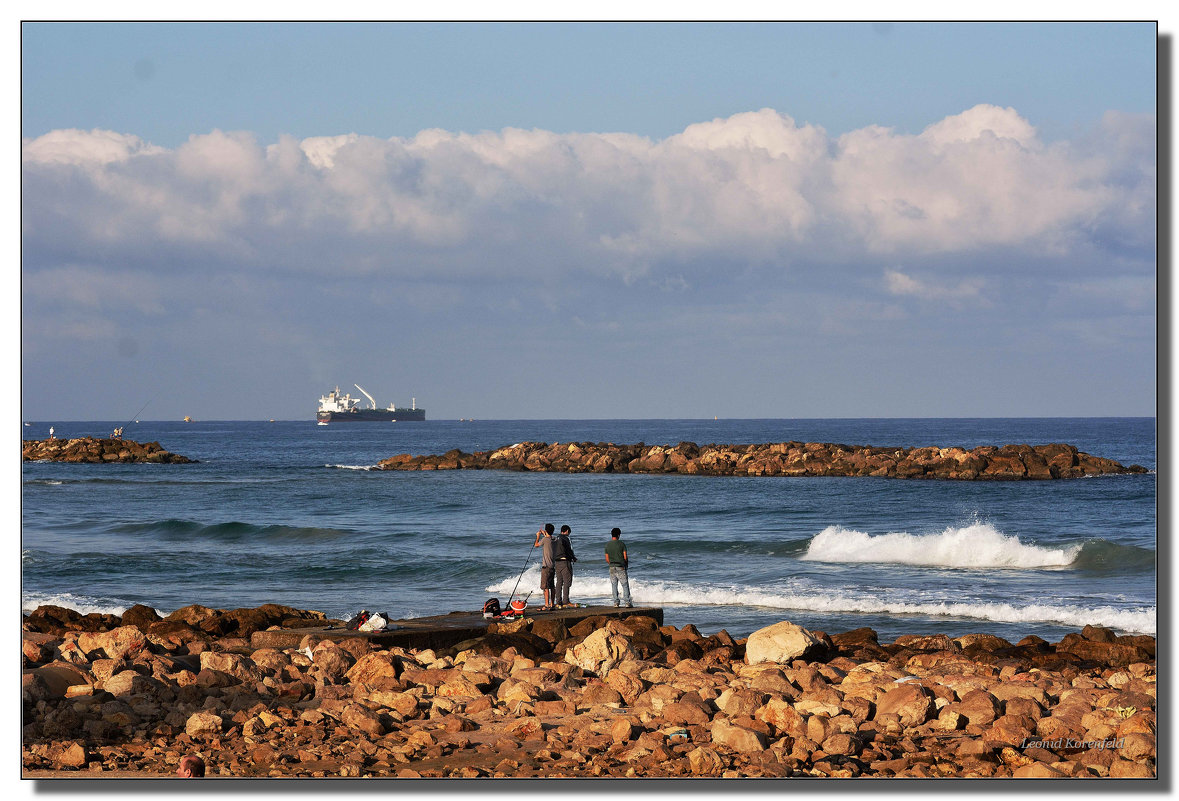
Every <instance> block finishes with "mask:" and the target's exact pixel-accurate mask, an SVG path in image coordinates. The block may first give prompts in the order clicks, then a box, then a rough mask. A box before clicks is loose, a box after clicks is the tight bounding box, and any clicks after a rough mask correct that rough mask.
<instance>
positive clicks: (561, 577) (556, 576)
mask: <svg viewBox="0 0 1179 801" xmlns="http://www.w3.org/2000/svg"><path fill="white" fill-rule="evenodd" d="M572 533H573V529H571V528H569V526H561V533H560V534H559V535H557V538H556V539H555V540H553V582H554V584H555V587H554V589H555V591H556V592H555V597H554V598H553V602H554V604H555V605H556V607H557V608H558V609H566V608H568V607H571V606H577V604H571V603H569V587H570V585H571V584H573V563H574V562H576V561H577V557H576V556H574V555H573V544H572V543H570V542H569V535H570V534H572Z"/></svg>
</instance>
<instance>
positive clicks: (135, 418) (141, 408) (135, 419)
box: [119, 395, 156, 431]
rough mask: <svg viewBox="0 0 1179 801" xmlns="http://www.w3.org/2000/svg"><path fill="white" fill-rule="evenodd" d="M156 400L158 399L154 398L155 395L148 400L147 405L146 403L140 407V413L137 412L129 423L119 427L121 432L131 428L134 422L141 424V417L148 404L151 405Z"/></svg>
mask: <svg viewBox="0 0 1179 801" xmlns="http://www.w3.org/2000/svg"><path fill="white" fill-rule="evenodd" d="M155 399H156V398H155V396H154V395H153V396H152V397H150V398H148V399H147V403H145V404H143V405H142V406H140V407H139V411H138V412H136V413H135V414H134V415H133V416H132V418H131V419H130V420H128V421H127V422H126V423H124V424H123V425H121V426H119V430H120V431H122V430H123V429H124V428H126V427H127V426H129V425H131V423H132V422H133V421H134V422H136V423H138V422H139V415H141V414H142V413H143V410H144V409H146V408H147V404H148V403H151V402H152V401H153V400H155Z"/></svg>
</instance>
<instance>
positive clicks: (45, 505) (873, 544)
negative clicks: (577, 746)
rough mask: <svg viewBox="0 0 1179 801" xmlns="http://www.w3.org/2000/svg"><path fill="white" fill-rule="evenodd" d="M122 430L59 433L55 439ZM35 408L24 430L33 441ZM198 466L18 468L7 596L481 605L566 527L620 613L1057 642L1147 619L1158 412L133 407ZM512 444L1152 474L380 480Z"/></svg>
mask: <svg viewBox="0 0 1179 801" xmlns="http://www.w3.org/2000/svg"><path fill="white" fill-rule="evenodd" d="M117 424H118V423H116V422H90V423H70V422H53V423H52V425H54V427H55V433H56V434H57V436H58V437H72V436H83V435H95V436H109V434H110V431H111V430H112V429H113V427H114V426H115V425H117ZM49 425H50V423H48V422H46V423H41V422H37V423H31V424H28V425H26V426H25V427H24V429H23V431H24V435H25V437H26V438H30V439H33V438H38V439H39V438H44V437H45V436H47V435H48V427H49ZM125 435H126V436H127V437H128V438H130V439H135V440H138V441H140V442H148V441H152V440H157V441H159V442H160V443H161V445H163V446H164V447H165V448H166V449H168V450H170V451H172V452H174V453H180V454H183V455H185V456H188V457H189V458H193V459H198V460H200V462H199V464H190V465H71V464H52V463H25V464H24V465H23V466H22V493H21V501H22V532H21V557H22V608H23V610H24V611H26V612H27V611H31V610H32V609H34V608H35V607H37V606H38V605H40V604H47V603H53V604H59V605H64V606H69V607H72V608H74V609H78V610H80V611H83V612H90V611H103V612H115V613H119V612H122V611H123V610H124V609H126V608H127V607H129V606H131V605H132V604H135V603H143V604H147V605H149V606H152V607H155V608H156V609H157V610H159V611H160V612H161V613H164V614H166V613H167V612H169V611H172V610H174V609H177V608H179V607H181V606H185V605H187V604H193V603H199V604H204V605H206V606H211V607H220V608H236V607H243V606H257V605H260V604H263V603H270V602H273V603H281V604H287V605H290V606H295V607H299V608H306V609H316V610H320V611H322V612H325V613H327V614H328V615H330V616H333V617H339V618H347V617H349V616H351V615H352V614H354V613H355V612H356V611H357V610H359V609H360V608H367V609H370V610H375V611H382V612H385V611H387V612H389V613H390V614H392V615H393V616H394V617H397V618H403V617H420V616H424V615H433V614H445V613H447V612H450V611H454V610H476V609H479V608H480V607H481V606H482V604H483V602H484V601H485V600H486V599H487V598H488V597H492V596H496V597H499V598H500V600H501V601H506V599H507V597H508V596H509V595H510V594H511V593H512V592H513V590H514V589H516V588H517V584H518V587H519V589H518V591H517V594H518V595H525V594H527V593H529V592H533V593H534V594H533V595H532V597H531V598H530V599H529V602H530V603H533V604H536V605H539V603H540V593H539V592H538V591H535V590H534V588H535V587H536V585H537V584H538V577H539V569H538V566H537V562H538V560H539V552H538V551H536V552H534V551H532V549H531V545H532V541H533V532H535V531H536V530H537V528H538V527H539V526H540V525H541V524H543V523H545V522H552V523H554V524H556V525H558V526H559V525H561V524H562V523H567V524H569V525H570V526H571V527H572V529H573V537H572V541H573V545H574V548H575V550H576V552H577V555H578V558H579V561H578V563H577V565H576V568H575V577H574V582H573V592H572V597H573V599H574V600H577V601H581V602H586V603H602V602H604V601H605V602H608V601H609V594H610V588H609V580H608V576H607V570H606V565H605V561H604V556H603V547H604V545H605V542H606V541H607V539H608V538H609V534H608V532H609V530H610V529H611V528H612V527H614V526H618V527H620V528H621V529H622V531H623V539H624V541H625V542H626V543H627V546H628V549H629V553H630V558H631V569H630V580H631V589H632V592H633V595H634V600H635V603H636V604H640V605H652V606H662V607H663V608H664V616H665V621H666V622H667V623H671V624H674V625H676V626H682V625H684V624H686V623H692V624H695V625H696V626H697V627H698V628H699V629H700V630H701V631H702V632H704V633H705V634H709V633H713V632H715V631H718V630H720V629H722V628H723V629H726V630H727V631H728V632H729V633H730V634H733V635H734V636H745V635H748V634H749V633H750V632H751V631H753V630H755V629H757V628H760V627H762V626H765V625H769V624H771V623H774V622H777V621H780V620H791V621H793V622H795V623H798V624H800V625H802V626H805V627H807V628H810V629H819V630H822V631H826V632H828V633H835V632H840V631H847V630H850V629H854V628H858V627H860V626H870V627H872V628H874V629H876V630H877V632H879V634H880V636H881V638H882V640H885V639H887V640H891V639H892V638H894V637H896V636H898V635H901V634H909V633H920V634H934V633H946V634H949V635H951V636H958V635H961V634H967V633H972V632H988V633H992V634H997V635H999V636H1001V637H1005V638H1007V639H1009V640H1012V641H1016V640H1018V639H1020V638H1022V637H1024V636H1026V635H1028V634H1035V635H1038V636H1041V637H1043V638H1045V639H1047V640H1050V641H1056V640H1059V639H1060V637H1062V636H1063V635H1064V634H1066V633H1068V632H1070V631H1077V630H1079V629H1081V628H1082V627H1083V626H1085V625H1086V624H1090V623H1093V624H1101V625H1105V626H1110V627H1112V628H1113V629H1115V630H1117V631H1118V632H1120V633H1147V634H1154V633H1155V631H1156V603H1157V602H1156V585H1157V564H1156V563H1157V557H1156V531H1157V526H1156V476H1155V474H1154V472H1153V470H1154V469H1155V467H1156V461H1155V460H1156V428H1155V420H1154V418H1085V419H1064V418H1050V419H977V420H967V419H945V420H931V419H911V420H889V419H861V420H721V421H711V420H536V421H525V420H511V421H470V422H468V421H427V422H424V423H404V422H403V423H352V424H348V423H335V424H332V425H328V426H317V425H316V424H315V422H314V421H313V420H307V421H297V422H274V423H270V422H199V421H198V422H194V423H179V422H149V421H144V422H141V423H133V424H131V425H128V426H127V428H126V432H125ZM526 440H532V441H544V442H572V441H590V442H615V443H635V442H644V443H646V444H649V445H651V444H675V443H678V442H681V441H691V442H696V443H697V444H701V445H703V444H706V443H726V444H737V443H761V442H782V441H788V440H801V441H821V442H839V443H843V444H848V445H878V446H896V447H909V446H926V445H938V446H943V447H948V446H955V445H957V446H963V447H975V446H978V445H1005V444H1009V443H1027V444H1032V445H1034V444H1041V443H1047V442H1067V443H1070V444H1073V445H1075V446H1077V447H1078V448H1080V449H1081V450H1083V451H1087V452H1089V453H1092V454H1095V455H1098V456H1105V457H1109V458H1113V459H1117V460H1119V461H1121V462H1123V463H1124V464H1131V463H1136V464H1141V465H1143V466H1145V467H1148V468H1150V469H1151V471H1152V472H1151V473H1148V474H1145V475H1128V476H1111V477H1101V478H1086V479H1074V480H1066V481H1047V482H961V481H912V480H897V479H885V478H770V477H765V478H763V477H755V478H744V477H704V476H654V475H584V474H582V475H568V474H557V473H508V472H500V471H441V472H421V473H414V472H376V471H370V470H368V469H367V468H368V467H369V466H372V465H375V464H376V463H377V462H378V461H379V460H381V459H384V458H387V457H389V456H393V455H395V454H399V453H413V454H421V453H442V452H444V451H447V450H450V449H452V448H459V449H462V450H464V451H468V452H470V451H475V450H487V449H491V448H496V447H500V446H503V445H510V444H513V443H515V442H521V441H526Z"/></svg>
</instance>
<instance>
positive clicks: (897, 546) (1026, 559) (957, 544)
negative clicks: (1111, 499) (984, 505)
mask: <svg viewBox="0 0 1179 801" xmlns="http://www.w3.org/2000/svg"><path fill="white" fill-rule="evenodd" d="M1080 552H1081V546H1080V545H1069V546H1065V547H1060V548H1053V547H1044V546H1040V545H1025V544H1023V543H1022V542H1020V541H1019V538H1018V537H1010V536H1007V535H1005V534H1003V533H1002V532H1000V531H998V530H997V529H995V528H994V527H993V526H991V525H989V524H987V523H972V524H971V525H968V526H962V527H950V528H947V529H946V530H945V531H942V532H941V533H940V534H907V533H893V534H876V535H873V534H865V533H864V532H862V531H855V530H853V529H845V528H843V527H842V526H828V527H827V528H825V529H823V530H822V531H821V532H819V534H817V535H816V536H815V538H814V539H813V540H811V542H810V545H809V546H808V547H807V550H806V553H805V554H803V555H802V556H801V557H799V558H800V559H802V560H804V561H810V562H840V563H847V562H884V563H891V564H904V565H923V566H928V567H974V568H978V567H1010V568H1051V567H1065V566H1067V565H1070V564H1072V562H1073V561H1074V560H1075V559H1076V558H1077V555H1078V554H1080Z"/></svg>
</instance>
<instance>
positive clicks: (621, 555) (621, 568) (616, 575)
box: [606, 528, 634, 607]
mask: <svg viewBox="0 0 1179 801" xmlns="http://www.w3.org/2000/svg"><path fill="white" fill-rule="evenodd" d="M621 537H622V530H621V529H618V528H612V529H610V541H609V542H608V543H606V564H608V565H609V566H610V594H611V595H612V596H614V605H615V606H618V605H619V604H618V585H619V584H621V585H622V606H626V607H632V606H634V604H632V603H631V602H630V579H629V578H627V575H626V571H627V569H628V568H629V567H630V560H629V559H628V558H627V555H626V543H625V542H623V541H622V539H621Z"/></svg>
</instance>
